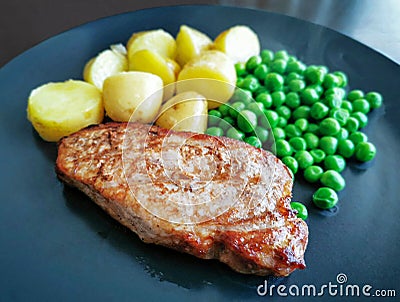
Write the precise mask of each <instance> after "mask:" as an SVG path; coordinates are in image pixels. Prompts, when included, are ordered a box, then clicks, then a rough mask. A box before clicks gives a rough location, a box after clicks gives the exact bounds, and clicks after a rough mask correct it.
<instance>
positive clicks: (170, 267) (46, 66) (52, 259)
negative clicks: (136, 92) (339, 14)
mask: <svg viewBox="0 0 400 302" xmlns="http://www.w3.org/2000/svg"><path fill="white" fill-rule="evenodd" d="M181 24H188V25H190V26H193V27H195V28H198V29H199V30H201V31H204V32H205V33H207V34H208V35H210V36H211V37H213V38H214V37H215V36H216V35H217V34H218V33H219V32H221V31H222V30H224V29H226V28H228V27H230V26H232V25H236V24H247V25H250V26H251V27H252V28H253V29H254V30H255V31H256V32H257V33H258V34H259V36H260V39H261V42H262V46H263V47H264V48H270V49H272V50H280V49H286V50H287V51H288V52H289V53H291V54H294V55H296V56H297V57H299V58H300V59H301V60H303V61H304V62H305V63H307V64H322V65H327V66H328V67H329V68H330V69H331V70H342V71H344V72H346V73H347V74H348V76H349V82H350V88H352V89H353V88H359V89H362V90H365V91H371V90H376V91H380V92H381V93H382V94H383V95H384V98H385V105H384V107H382V108H380V109H379V110H376V111H375V112H373V113H371V114H370V116H369V117H370V122H369V124H368V126H367V127H366V128H365V132H366V133H367V134H368V136H369V138H370V140H371V141H372V142H373V143H375V144H376V146H377V147H378V154H377V156H376V158H375V160H374V161H373V162H372V163H371V164H369V165H368V167H366V166H363V165H358V164H357V163H352V164H350V166H349V167H348V168H347V169H346V171H345V172H344V176H345V178H346V180H347V187H346V189H345V190H344V191H343V192H342V193H340V203H339V208H337V209H336V210H337V211H336V212H321V211H319V210H317V209H316V208H314V207H313V206H312V205H311V203H310V197H311V193H312V192H313V190H314V188H313V187H312V186H309V185H306V184H303V183H302V182H301V181H300V182H299V183H296V186H295V188H294V199H297V200H301V201H303V202H306V203H307V204H308V205H309V210H310V216H309V219H308V225H309V228H310V237H309V246H308V249H307V252H306V262H307V268H306V269H305V270H303V271H296V272H294V273H293V274H292V275H291V276H289V277H288V278H280V279H276V278H271V277H270V278H263V277H256V276H246V275H241V274H238V273H235V272H233V271H231V270H230V269H228V268H227V267H226V266H224V265H222V264H220V263H218V262H217V261H204V260H199V259H196V258H194V257H191V256H189V255H184V254H180V253H177V252H174V251H170V250H168V249H165V248H161V247H158V246H154V245H147V244H144V243H142V242H141V241H140V240H139V239H138V238H137V237H136V236H135V235H134V234H131V233H130V232H128V231H126V230H125V229H124V228H123V227H120V226H119V225H118V223H116V222H115V221H113V220H112V219H111V218H109V217H108V215H106V214H105V213H103V212H102V211H101V210H100V209H99V208H98V207H97V206H95V205H94V203H92V202H91V201H90V200H89V199H88V198H87V197H85V196H84V195H83V194H81V193H79V192H78V191H76V190H74V189H71V188H66V187H64V185H63V184H62V183H60V182H59V181H58V180H57V178H56V176H55V173H54V161H55V158H56V145H55V144H50V143H46V142H44V141H42V140H41V139H40V138H39V137H38V136H37V134H36V133H35V132H34V131H33V130H32V127H31V125H30V124H29V122H28V121H27V119H26V112H25V109H26V103H27V98H28V95H29V92H30V91H31V89H33V88H35V87H37V86H38V85H41V84H44V83H46V82H49V81H63V80H66V79H69V78H75V79H77V78H81V74H82V68H83V66H84V64H85V62H86V61H87V60H88V59H89V58H90V57H92V56H94V55H96V54H97V53H98V52H100V51H101V50H103V49H105V48H107V47H108V46H109V45H110V44H113V43H118V42H125V41H127V39H128V38H129V36H130V34H131V33H132V32H135V31H140V30H146V29H154V28H159V27H161V28H164V29H165V30H167V31H169V32H170V33H172V34H174V35H175V34H176V33H177V31H178V29H179V26H180V25H181ZM399 78H400V67H399V65H397V64H395V63H394V62H392V61H390V60H389V59H388V58H386V57H384V56H383V55H381V54H379V53H377V52H375V51H374V50H372V49H370V48H368V47H366V46H365V45H362V44H360V43H358V42H356V41H354V40H352V39H350V38H348V37H346V36H343V35H341V34H339V33H337V32H334V31H332V30H329V29H326V28H324V27H321V26H318V25H314V24H311V23H307V22H304V21H300V20H297V19H294V18H290V17H286V16H282V15H277V14H272V13H267V12H263V11H257V10H248V9H240V8H229V7H219V6H182V7H163V8H156V9H149V10H143V11H136V12H131V13H126V14H122V15H118V16H113V17H109V18H105V19H101V20H98V21H96V22H92V23H88V24H86V25H83V26H80V27H78V28H75V29H73V30H70V31H67V32H65V33H63V34H60V35H58V36H56V37H54V38H51V39H49V40H47V41H45V42H43V43H41V44H39V45H37V46H36V47H34V48H32V49H30V50H29V51H27V52H25V53H23V54H22V55H20V56H18V57H17V58H15V59H14V60H13V61H11V62H10V63H9V64H7V65H5V66H4V67H3V68H2V69H1V70H0V100H1V106H2V107H1V110H0V123H1V124H0V125H1V127H0V135H1V136H0V139H1V141H2V142H3V143H2V148H1V149H0V154H1V181H0V186H1V201H2V204H1V208H0V209H1V210H0V222H1V228H0V242H1V252H0V267H1V277H0V289H1V290H0V295H1V300H3V301H63V300H68V301H78V300H82V301H150V300H163V301H167V300H171V301H186V300H197V301H204V300H217V301H223V300H227V301H234V300H256V299H268V301H278V300H279V301H288V300H296V301H305V300H307V301H309V300H313V299H316V298H311V297H307V298H306V297H303V298H301V297H300V298H299V297H291V296H290V294H289V296H288V297H280V295H279V294H278V293H277V291H276V289H275V290H273V295H272V297H270V296H269V295H270V293H268V294H267V296H266V297H259V296H258V294H257V286H258V285H261V284H264V280H267V282H268V288H270V285H271V284H274V285H279V284H280V285H285V286H286V287H287V288H286V293H288V288H289V287H290V286H292V287H291V289H292V293H295V287H294V286H296V285H297V286H298V287H299V288H300V294H301V286H302V285H314V286H316V288H317V291H318V292H319V291H320V287H321V286H323V285H325V284H326V285H329V282H331V284H332V285H336V286H338V285H340V284H341V285H342V290H344V289H345V287H343V286H344V285H357V286H359V287H360V290H361V289H362V286H364V285H365V284H367V285H371V286H372V289H370V290H369V291H368V292H369V293H370V294H371V295H372V294H375V290H376V289H395V290H396V291H397V295H400V287H399V280H400V257H399V256H400V240H399V239H400V236H399V234H400V218H399V214H400V197H399V196H400V189H399V188H400V186H399V185H398V181H399V179H400V174H399V171H400V160H399V154H400V130H399V129H400V127H399V126H398V122H399V117H400V106H399V93H398V91H399ZM339 209H340V210H339ZM340 273H341V274H345V275H346V277H347V282H346V283H340V282H343V281H342V280H344V279H340V278H339V279H340V280H337V276H338V274H340ZM341 277H344V276H343V275H342V276H341ZM282 289H283V287H281V290H282ZM305 289H307V288H305ZM333 289H334V288H333ZM333 289H332V290H333ZM338 289H340V286H339V287H338ZM263 290H264V289H263V288H261V292H262V291H263ZM284 292H285V291H284ZM304 294H305V295H307V290H306V292H305V293H304ZM349 294H351V292H349ZM340 295H341V294H340V291H338V293H337V296H336V297H333V296H332V295H330V294H329V292H328V291H327V289H325V290H324V292H323V295H322V296H321V297H318V299H320V300H321V301H344V300H345V301H353V300H356V301H364V299H365V298H361V297H358V298H356V297H353V298H351V297H344V295H345V292H344V291H343V296H342V297H340ZM360 295H362V293H360ZM338 296H339V297H338ZM374 299H377V298H370V299H368V301H374ZM397 299H398V298H397ZM386 300H387V301H394V298H386ZM376 301H380V299H377V300H376Z"/></svg>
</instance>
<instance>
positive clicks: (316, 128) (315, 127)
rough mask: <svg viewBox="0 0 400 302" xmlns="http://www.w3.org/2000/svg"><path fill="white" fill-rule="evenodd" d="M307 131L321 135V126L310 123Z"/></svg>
mask: <svg viewBox="0 0 400 302" xmlns="http://www.w3.org/2000/svg"><path fill="white" fill-rule="evenodd" d="M306 131H307V132H310V133H313V134H319V126H318V125H317V124H314V123H309V124H308V126H307V130H306Z"/></svg>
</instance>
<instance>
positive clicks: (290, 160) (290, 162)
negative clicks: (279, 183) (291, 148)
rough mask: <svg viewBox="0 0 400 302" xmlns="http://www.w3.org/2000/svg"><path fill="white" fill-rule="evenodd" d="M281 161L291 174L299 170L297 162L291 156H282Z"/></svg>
mask: <svg viewBox="0 0 400 302" xmlns="http://www.w3.org/2000/svg"><path fill="white" fill-rule="evenodd" d="M282 162H283V163H284V164H285V165H286V166H287V167H288V168H289V169H290V170H291V171H292V173H293V174H296V173H297V171H298V170H299V164H298V163H297V160H296V159H295V158H294V157H292V156H285V157H283V158H282Z"/></svg>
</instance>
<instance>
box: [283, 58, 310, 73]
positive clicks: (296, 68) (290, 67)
mask: <svg viewBox="0 0 400 302" xmlns="http://www.w3.org/2000/svg"><path fill="white" fill-rule="evenodd" d="M305 69H306V66H305V65H304V64H303V63H301V62H300V61H293V62H288V64H287V66H286V72H296V73H299V74H302V73H303V72H304V70H305Z"/></svg>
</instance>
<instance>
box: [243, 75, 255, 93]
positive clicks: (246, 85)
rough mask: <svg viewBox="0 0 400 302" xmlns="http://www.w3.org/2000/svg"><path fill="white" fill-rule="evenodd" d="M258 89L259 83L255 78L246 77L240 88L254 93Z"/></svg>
mask: <svg viewBox="0 0 400 302" xmlns="http://www.w3.org/2000/svg"><path fill="white" fill-rule="evenodd" d="M259 87H260V82H259V81H258V79H257V78H256V77H255V76H252V75H248V76H246V77H245V78H244V80H243V82H242V85H241V88H243V89H247V90H249V91H251V92H254V91H256V90H257V89H258V88H259Z"/></svg>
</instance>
